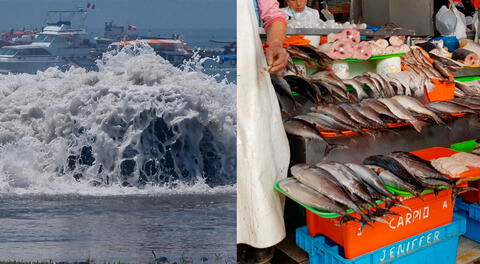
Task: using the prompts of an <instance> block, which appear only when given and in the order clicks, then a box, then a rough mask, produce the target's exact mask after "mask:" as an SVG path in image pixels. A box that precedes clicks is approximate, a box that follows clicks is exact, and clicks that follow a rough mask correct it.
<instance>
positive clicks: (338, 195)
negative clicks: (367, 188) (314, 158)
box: [290, 163, 370, 221]
mask: <svg viewBox="0 0 480 264" xmlns="http://www.w3.org/2000/svg"><path fill="white" fill-rule="evenodd" d="M290 172H291V173H292V175H293V176H294V177H295V178H297V179H298V180H299V181H300V182H301V183H303V184H305V185H308V186H310V187H311V188H313V189H315V190H316V191H317V192H319V193H321V194H323V195H325V196H326V197H328V198H330V199H331V200H333V201H336V202H338V203H340V204H343V205H344V206H346V207H347V208H351V209H353V210H354V211H355V212H357V213H359V214H361V215H362V216H363V218H364V219H365V220H367V221H368V220H370V218H369V217H367V216H366V215H365V214H364V213H363V212H362V209H360V207H358V206H357V204H355V202H353V201H352V200H351V199H350V197H349V195H348V194H347V193H346V192H345V190H344V188H343V187H342V186H341V185H339V184H338V182H337V181H336V180H335V178H334V176H332V175H331V174H330V173H329V172H328V171H326V170H324V169H322V168H319V167H316V166H312V165H309V164H305V163H301V164H297V165H295V166H292V167H291V168H290Z"/></svg>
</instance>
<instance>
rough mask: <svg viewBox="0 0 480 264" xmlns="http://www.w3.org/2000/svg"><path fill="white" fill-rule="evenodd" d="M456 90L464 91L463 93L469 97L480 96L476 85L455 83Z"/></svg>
mask: <svg viewBox="0 0 480 264" xmlns="http://www.w3.org/2000/svg"><path fill="white" fill-rule="evenodd" d="M455 88H457V89H460V90H462V92H464V93H465V94H468V95H480V90H479V89H477V88H476V86H475V85H469V84H466V83H462V82H455Z"/></svg>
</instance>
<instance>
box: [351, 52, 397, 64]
mask: <svg viewBox="0 0 480 264" xmlns="http://www.w3.org/2000/svg"><path fill="white" fill-rule="evenodd" d="M403 55H405V53H394V54H385V55H376V56H372V57H370V58H369V59H367V61H370V60H383V59H388V58H393V57H402V56H403ZM342 61H354V62H359V61H365V60H359V59H354V58H349V59H344V60H342Z"/></svg>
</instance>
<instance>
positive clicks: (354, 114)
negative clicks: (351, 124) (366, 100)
mask: <svg viewBox="0 0 480 264" xmlns="http://www.w3.org/2000/svg"><path fill="white" fill-rule="evenodd" d="M339 107H340V108H342V109H343V110H344V111H345V112H346V113H347V114H348V115H349V116H350V118H351V119H353V120H354V121H355V122H357V123H359V124H361V126H362V127H363V128H371V127H375V126H376V125H375V123H374V122H373V121H369V120H368V119H367V118H366V117H364V116H363V115H362V114H360V113H359V112H358V111H357V110H355V109H354V108H353V107H352V106H351V105H350V104H340V105H339Z"/></svg>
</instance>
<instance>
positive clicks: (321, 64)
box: [295, 45, 333, 71]
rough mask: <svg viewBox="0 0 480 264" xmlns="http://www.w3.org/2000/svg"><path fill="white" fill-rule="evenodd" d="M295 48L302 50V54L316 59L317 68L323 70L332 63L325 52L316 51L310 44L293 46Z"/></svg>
mask: <svg viewBox="0 0 480 264" xmlns="http://www.w3.org/2000/svg"><path fill="white" fill-rule="evenodd" d="M295 47H296V48H297V49H299V50H301V51H302V52H304V54H306V55H308V56H309V57H310V58H313V59H316V60H317V64H318V70H319V71H324V70H325V69H327V68H329V67H330V66H331V65H332V62H333V60H332V59H331V58H330V57H329V56H328V55H327V54H325V53H323V52H321V51H318V50H317V49H316V48H315V47H314V46H312V45H306V46H295Z"/></svg>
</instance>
